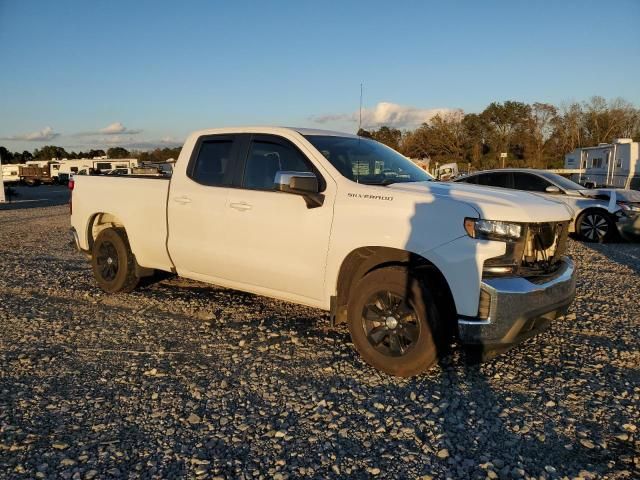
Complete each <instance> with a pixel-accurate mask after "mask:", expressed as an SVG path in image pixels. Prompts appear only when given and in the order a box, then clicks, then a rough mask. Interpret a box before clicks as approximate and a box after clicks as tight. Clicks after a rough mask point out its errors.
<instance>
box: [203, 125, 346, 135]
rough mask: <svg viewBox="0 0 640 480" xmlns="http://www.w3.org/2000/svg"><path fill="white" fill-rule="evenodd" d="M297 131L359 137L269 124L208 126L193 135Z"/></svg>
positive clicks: (308, 133)
mask: <svg viewBox="0 0 640 480" xmlns="http://www.w3.org/2000/svg"><path fill="white" fill-rule="evenodd" d="M292 131H293V132H297V133H299V134H300V135H324V136H331V137H353V138H358V136H357V135H355V134H353V133H344V132H336V131H333V130H322V129H317V128H301V127H278V126H269V125H262V126H260V125H258V126H238V127H225V128H208V129H205V130H199V131H197V132H194V133H193V135H196V136H202V135H215V134H224V133H271V134H276V135H277V134H282V133H285V132H292Z"/></svg>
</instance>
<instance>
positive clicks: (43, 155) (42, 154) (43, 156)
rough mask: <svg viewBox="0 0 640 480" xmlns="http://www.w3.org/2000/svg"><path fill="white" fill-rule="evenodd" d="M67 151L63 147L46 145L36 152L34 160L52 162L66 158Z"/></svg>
mask: <svg viewBox="0 0 640 480" xmlns="http://www.w3.org/2000/svg"><path fill="white" fill-rule="evenodd" d="M66 157H67V151H66V150H65V149H64V148H62V147H56V146H55V145H45V146H44V147H42V148H41V149H40V150H37V149H36V150H34V152H33V158H34V159H35V160H51V159H52V158H57V159H60V158H66Z"/></svg>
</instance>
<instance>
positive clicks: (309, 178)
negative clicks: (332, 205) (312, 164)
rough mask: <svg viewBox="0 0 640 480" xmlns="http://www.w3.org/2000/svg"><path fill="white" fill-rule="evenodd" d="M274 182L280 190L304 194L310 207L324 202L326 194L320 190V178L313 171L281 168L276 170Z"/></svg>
mask: <svg viewBox="0 0 640 480" xmlns="http://www.w3.org/2000/svg"><path fill="white" fill-rule="evenodd" d="M273 183H274V185H275V188H276V190H278V191H280V192H285V193H292V194H294V195H301V196H303V197H304V199H305V201H306V202H307V207H309V208H315V207H320V206H322V204H323V203H324V195H322V194H321V193H320V192H319V190H320V187H319V184H318V178H317V177H316V175H315V174H314V173H312V172H292V171H284V170H281V171H279V172H276V176H275V179H274V181H273Z"/></svg>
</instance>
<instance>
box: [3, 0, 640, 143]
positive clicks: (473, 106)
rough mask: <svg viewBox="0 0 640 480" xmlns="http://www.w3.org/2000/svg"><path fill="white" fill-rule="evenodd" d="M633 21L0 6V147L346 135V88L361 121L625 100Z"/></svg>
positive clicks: (242, 5)
mask: <svg viewBox="0 0 640 480" xmlns="http://www.w3.org/2000/svg"><path fill="white" fill-rule="evenodd" d="M639 26H640V1H636V0H629V1H622V0H620V1H608V2H606V3H605V2H602V1H577V0H576V1H569V0H567V1H562V2H559V1H534V2H531V1H518V0H511V1H504V2H501V1H494V2H492V1H482V2H480V1H468V2H467V1H457V2H443V1H434V2H427V1H395V2H390V1H383V2H378V1H372V0H369V1H366V2H355V1H345V0H342V1H335V2H334V1H321V2H318V1H314V2H311V1H301V0H298V1H289V2H285V1H270V2H263V1H253V2H249V1H247V2H243V1H234V2H223V1H206V2H204V1H203V2H196V1H190V2H175V1H168V2H162V1H129V2H126V1H116V0H111V1H108V2H107V1H105V2H87V1H65V0H58V1H55V2H53V1H20V0H0V138H1V140H0V144H2V145H5V146H7V147H8V148H10V149H12V150H22V149H28V150H32V149H33V148H37V147H40V146H42V145H45V144H56V145H63V146H65V147H69V148H71V149H76V150H77V149H85V148H89V147H92V146H96V147H108V146H110V145H114V144H122V145H124V146H128V147H129V148H132V147H133V148H135V147H136V146H137V147H140V148H141V147H150V146H153V145H162V144H165V143H166V144H168V143H171V142H180V141H182V140H183V139H184V138H185V136H186V135H187V134H188V132H190V131H192V130H195V129H199V128H208V127H217V126H227V125H240V124H277V125H297V126H316V127H323V128H332V129H342V130H346V131H354V130H355V129H356V128H357V124H356V123H355V122H354V120H353V118H354V113H355V112H356V111H357V109H358V102H359V89H360V83H361V82H363V83H364V105H365V107H366V111H365V123H368V124H370V125H369V126H375V125H377V124H379V123H381V122H384V121H385V120H388V122H386V123H392V124H393V123H394V122H395V124H396V126H398V127H400V128H407V127H411V126H412V125H413V124H415V123H419V122H420V121H421V120H423V119H425V118H427V117H428V116H429V115H430V114H432V112H433V109H438V108H445V109H449V108H461V109H463V110H465V111H467V112H477V111H480V110H482V109H483V108H484V107H485V106H486V105H487V104H488V103H490V102H491V101H504V100H520V101H525V102H534V101H541V102H552V103H556V104H559V103H560V102H563V101H570V100H586V99H588V98H589V97H590V96H592V95H602V96H604V97H606V98H614V97H623V98H625V99H627V100H629V101H631V102H633V103H635V104H636V105H639V104H640V87H639V85H640V28H639ZM384 102H386V103H384ZM394 119H395V120H394ZM392 120H393V121H392Z"/></svg>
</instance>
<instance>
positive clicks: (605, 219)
mask: <svg viewBox="0 0 640 480" xmlns="http://www.w3.org/2000/svg"><path fill="white" fill-rule="evenodd" d="M454 181H455V182H464V183H472V184H477V185H485V186H488V187H500V188H509V189H515V190H523V191H527V192H532V193H536V194H539V195H542V196H544V197H545V198H548V199H550V200H556V201H560V202H562V203H564V204H565V205H567V206H568V207H569V208H570V209H571V211H572V217H573V218H572V221H571V223H570V225H569V228H570V232H575V233H576V235H577V236H578V238H579V239H580V240H582V241H585V242H603V241H606V240H609V239H610V238H612V236H613V235H615V232H616V223H617V222H618V221H619V220H620V218H622V217H623V210H622V208H621V207H620V206H619V205H617V204H616V202H615V201H614V202H611V201H610V197H607V198H603V197H602V196H600V197H599V196H597V195H594V194H593V193H592V192H594V191H595V190H588V189H586V188H584V187H583V186H582V185H580V184H578V183H575V182H573V181H571V180H569V179H567V178H564V177H563V176H561V175H558V174H556V173H552V172H548V171H546V170H535V169H529V168H506V169H500V170H485V171H482V172H476V173H473V174H471V175H466V176H464V177H460V178H457V179H456V180H454Z"/></svg>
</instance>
